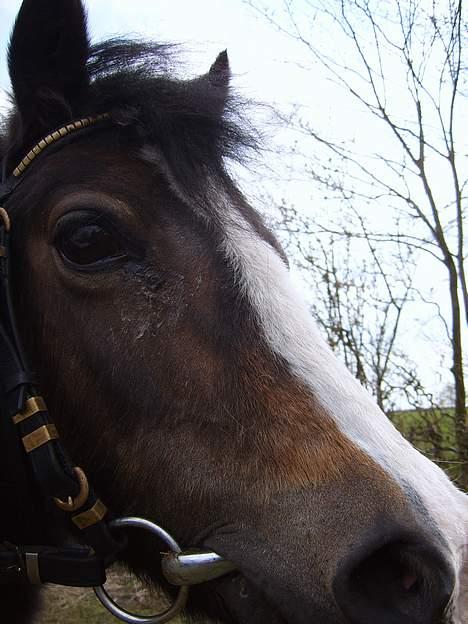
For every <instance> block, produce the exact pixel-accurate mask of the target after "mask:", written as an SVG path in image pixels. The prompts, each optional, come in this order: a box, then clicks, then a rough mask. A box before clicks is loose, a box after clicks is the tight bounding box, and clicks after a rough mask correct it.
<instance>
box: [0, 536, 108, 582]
mask: <svg viewBox="0 0 468 624" xmlns="http://www.w3.org/2000/svg"><path fill="white" fill-rule="evenodd" d="M105 582H106V572H105V568H104V566H103V565H102V560H101V559H100V558H99V557H97V556H96V555H95V554H93V551H92V550H90V549H89V548H84V547H79V546H76V547H73V548H53V547H50V546H20V547H17V546H14V545H13V544H9V543H8V542H4V543H3V544H0V584H8V583H26V584H30V583H32V584H36V583H55V584H57V585H68V586H72V587H96V586H98V585H103V584H104V583H105Z"/></svg>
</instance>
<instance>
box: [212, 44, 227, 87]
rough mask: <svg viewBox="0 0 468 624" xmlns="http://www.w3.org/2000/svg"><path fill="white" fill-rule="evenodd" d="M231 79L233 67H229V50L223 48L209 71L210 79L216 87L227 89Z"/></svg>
mask: <svg viewBox="0 0 468 624" xmlns="http://www.w3.org/2000/svg"><path fill="white" fill-rule="evenodd" d="M230 79H231V69H230V67H229V57H228V53H227V50H223V51H222V52H220V53H219V54H218V56H217V57H216V60H215V62H214V63H213V65H212V66H211V67H210V71H209V72H208V80H209V81H210V83H211V84H212V85H213V86H215V87H220V88H222V89H225V90H226V94H227V90H228V88H229V82H230Z"/></svg>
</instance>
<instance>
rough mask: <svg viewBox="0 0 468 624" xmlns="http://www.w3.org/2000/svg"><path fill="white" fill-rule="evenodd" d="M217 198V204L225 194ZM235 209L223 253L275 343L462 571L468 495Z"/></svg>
mask: <svg viewBox="0 0 468 624" xmlns="http://www.w3.org/2000/svg"><path fill="white" fill-rule="evenodd" d="M216 201H217V204H218V206H219V203H220V197H219V196H217V197H216ZM233 213H234V207H231V209H229V206H228V205H226V206H224V207H223V208H222V209H221V210H220V211H219V213H218V214H220V215H221V216H222V215H223V214H225V215H227V218H226V219H225V223H224V227H225V232H226V235H225V239H224V242H223V246H224V249H223V252H224V254H225V255H226V257H227V258H228V260H229V262H230V263H231V265H232V267H233V268H234V271H235V274H236V278H237V281H238V285H239V287H240V288H241V290H242V292H243V294H244V295H245V297H247V298H248V301H249V302H250V304H251V306H252V307H253V308H254V310H255V312H256V314H257V316H258V320H259V322H260V324H261V327H262V329H263V332H264V335H265V339H266V341H267V343H268V345H269V347H270V348H271V350H272V351H273V352H274V353H276V354H278V355H280V356H281V357H282V358H283V359H284V360H285V361H286V362H287V363H288V364H289V368H290V371H291V372H292V373H293V374H294V375H295V376H296V377H297V378H298V379H300V380H301V382H302V383H304V384H305V385H306V386H307V387H308V388H310V390H311V391H312V393H313V394H314V397H315V399H316V400H317V401H318V402H319V403H320V404H321V405H322V406H323V407H324V408H325V409H326V411H327V413H329V415H330V416H331V417H332V418H333V419H334V420H335V422H336V423H337V425H338V427H339V428H340V430H341V431H342V432H343V434H344V435H345V436H347V437H348V438H349V439H350V440H352V441H353V442H354V443H355V444H356V445H358V446H359V447H360V448H361V449H362V450H363V451H364V452H365V453H367V454H368V455H369V456H370V457H371V458H373V459H374V460H375V461H376V462H377V463H378V464H379V465H380V466H382V467H383V468H384V469H385V470H386V471H387V473H389V474H391V476H392V477H393V478H394V479H395V480H396V481H398V482H399V483H400V484H401V485H402V486H403V487H404V485H405V484H408V485H410V486H412V488H414V490H415V491H416V492H417V493H418V494H419V496H420V497H421V499H422V501H423V503H424V504H425V506H426V508H427V510H428V511H429V512H430V513H431V515H432V517H433V519H434V520H435V522H436V523H437V525H438V527H439V529H440V531H441V533H442V534H443V535H444V537H445V538H446V540H447V542H448V544H449V546H450V548H451V551H452V554H453V560H454V565H455V568H456V569H457V570H458V571H459V574H458V576H459V577H461V566H462V561H463V559H465V557H466V548H467V544H466V542H467V541H468V540H467V536H468V497H467V496H466V495H464V494H462V493H461V492H460V491H459V490H458V489H457V488H456V487H455V486H454V485H453V484H452V483H451V481H450V480H449V479H448V477H447V476H446V475H445V473H444V472H443V471H442V470H441V469H440V468H439V467H437V466H436V465H435V464H434V463H432V462H431V461H429V460H428V459H427V458H426V457H424V456H423V455H422V454H421V453H419V452H418V451H417V450H416V449H415V448H414V447H413V446H411V444H410V443H409V442H407V441H406V440H405V439H404V438H403V437H402V436H401V434H400V433H399V432H398V431H397V430H396V429H395V427H394V426H393V425H392V423H391V422H390V420H389V419H388V418H387V417H386V416H385V414H384V413H383V412H382V411H381V410H380V409H379V407H378V406H377V404H376V403H375V401H374V399H373V398H372V397H371V396H370V394H368V392H367V391H366V390H365V389H364V388H363V387H362V386H361V385H360V384H359V382H358V381H357V380H356V379H355V378H354V377H353V375H352V374H351V373H350V372H349V371H348V370H347V369H346V367H345V366H344V364H343V363H342V362H341V361H339V360H338V359H337V358H336V356H335V355H334V354H333V352H332V351H331V349H330V347H329V346H328V344H327V343H326V341H325V340H324V338H323V337H322V336H321V334H320V333H319V331H318V328H317V327H316V325H315V323H314V322H313V320H312V317H311V315H310V312H309V310H308V308H307V305H306V303H305V299H304V297H303V296H302V295H301V293H300V292H299V291H298V290H297V289H296V288H295V287H294V285H293V282H292V279H291V277H290V275H289V271H288V269H287V268H286V267H285V265H284V263H283V262H282V260H281V259H280V257H279V255H278V254H277V253H276V251H274V250H273V249H272V247H271V246H270V245H269V244H268V243H267V242H265V241H264V240H263V239H261V238H260V237H259V236H258V234H256V232H254V230H253V228H252V227H251V226H250V225H249V224H248V223H247V222H246V221H245V220H243V219H242V217H240V216H238V212H237V211H236V213H235V214H236V217H235V219H236V223H235V224H234V223H232V222H231V221H230V220H229V219H230V216H231V217H232V215H233ZM465 560H466V559H465ZM465 591H466V589H465ZM460 598H461V596H460ZM458 602H459V604H458V605H457V611H458V612H457V614H456V617H455V620H454V623H455V624H464V622H466V620H465V618H466V617H467V616H468V605H466V603H465V608H463V607H462V605H461V604H460V602H461V600H460V601H458ZM463 602H465V601H463ZM455 603H456V601H455ZM465 609H467V611H465ZM462 610H463V613H462ZM463 614H464V615H463Z"/></svg>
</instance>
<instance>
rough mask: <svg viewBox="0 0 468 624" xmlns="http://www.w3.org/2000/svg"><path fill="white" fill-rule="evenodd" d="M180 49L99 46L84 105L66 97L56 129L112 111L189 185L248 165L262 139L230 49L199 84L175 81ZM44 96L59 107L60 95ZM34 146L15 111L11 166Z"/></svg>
mask: <svg viewBox="0 0 468 624" xmlns="http://www.w3.org/2000/svg"><path fill="white" fill-rule="evenodd" d="M176 52H177V46H174V45H170V44H156V43H152V42H145V41H140V40H130V39H121V38H116V39H110V40H107V41H104V42H102V43H99V44H96V45H94V46H92V47H91V48H90V54H89V58H88V61H87V70H88V75H89V79H90V83H89V87H88V89H87V95H86V97H85V98H84V101H83V102H82V103H80V104H79V105H78V106H77V105H76V104H75V105H71V104H70V103H69V102H66V101H65V100H63V99H62V100H61V101H60V104H61V107H60V108H61V112H60V114H59V115H58V116H57V117H56V123H55V126H54V128H52V127H51V128H49V131H51V130H53V129H55V128H56V127H59V126H60V125H63V124H64V123H67V122H69V121H71V120H72V119H77V118H80V117H83V116H88V115H95V114H98V113H103V112H109V113H110V114H111V117H112V119H113V121H114V122H115V123H116V124H117V125H119V126H120V127H121V128H122V129H123V131H124V133H125V134H126V135H127V136H128V137H129V138H130V137H131V139H132V141H136V142H137V143H138V144H140V145H141V146H143V145H155V146H157V147H158V149H159V150H161V152H162V153H163V155H164V157H165V159H166V161H167V163H168V165H169V166H170V167H171V169H172V170H173V171H177V177H178V178H179V180H180V181H181V182H182V183H184V185H185V184H189V186H190V181H192V182H193V181H194V179H195V177H199V176H200V175H202V177H204V175H203V174H206V173H209V172H213V173H218V174H219V173H220V172H221V171H224V165H223V162H224V160H225V159H226V158H229V159H234V160H236V161H242V159H243V156H244V155H245V154H246V152H247V151H248V150H249V149H252V148H253V149H255V148H256V145H257V142H256V138H255V133H254V132H253V131H252V129H251V128H249V124H248V123H247V122H246V117H245V107H246V105H247V102H246V101H244V100H241V99H240V98H239V97H237V96H234V95H233V94H232V92H231V89H230V87H229V84H228V83H229V66H228V60H227V54H226V52H222V53H221V54H220V55H219V56H218V58H217V60H216V62H215V63H214V64H213V66H212V68H211V70H210V72H208V73H207V74H205V75H202V76H200V77H198V78H195V79H192V80H184V79H179V78H174V67H175V65H176V63H175V58H176ZM44 97H47V98H49V99H50V101H51V103H53V106H54V107H57V102H58V101H59V99H60V98H59V96H57V97H54V94H50V93H47V94H46V95H45V96H44ZM38 138H39V139H40V138H41V137H40V136H39V137H34V142H36V141H37V140H38ZM32 144H33V143H31V139H30V137H28V136H24V135H23V133H22V127H21V123H20V120H19V119H18V115H17V113H16V111H15V110H13V113H12V114H11V115H10V116H9V118H8V119H7V120H6V121H5V123H4V131H3V132H2V136H1V137H0V150H1V154H2V155H5V154H6V153H8V155H9V156H8V160H9V169H11V167H13V166H15V164H16V161H17V160H18V159H21V158H22V157H23V156H24V153H25V152H26V151H27V150H28V149H30V148H31V146H32Z"/></svg>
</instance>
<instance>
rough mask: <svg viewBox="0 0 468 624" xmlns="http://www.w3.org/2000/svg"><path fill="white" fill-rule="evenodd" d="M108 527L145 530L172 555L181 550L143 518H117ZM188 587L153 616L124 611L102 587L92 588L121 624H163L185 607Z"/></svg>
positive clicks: (160, 529)
mask: <svg viewBox="0 0 468 624" xmlns="http://www.w3.org/2000/svg"><path fill="white" fill-rule="evenodd" d="M109 527H110V528H111V529H120V528H124V527H135V528H139V529H145V530H146V531H149V532H150V533H153V534H154V535H156V536H157V537H159V538H160V539H162V540H163V541H164V542H165V543H166V544H167V545H168V546H169V548H170V549H171V551H172V552H174V553H180V552H181V548H180V546H179V544H178V543H177V542H176V541H175V539H174V538H173V537H172V536H171V535H169V533H167V531H165V530H164V529H163V528H162V527H160V526H158V525H157V524H154V522H150V521H149V520H145V519H143V518H135V517H128V518H118V519H117V520H112V522H109ZM188 590H189V588H188V586H187V585H183V586H181V587H180V588H179V592H178V594H177V597H176V599H175V601H174V602H173V604H172V605H171V606H170V607H169V609H167V610H166V611H163V612H162V613H157V614H155V615H148V616H141V615H135V614H133V613H130V612H129V611H126V610H125V609H123V608H122V607H120V606H119V605H118V604H117V603H116V602H114V600H113V599H112V598H111V597H110V596H109V594H108V593H107V592H106V590H105V589H104V586H103V585H100V586H99V587H94V593H95V594H96V596H97V598H98V600H99V601H100V602H101V603H102V605H103V606H104V607H105V608H106V609H107V610H108V611H109V612H110V613H112V615H113V616H115V617H116V618H118V619H119V620H121V621H122V622H126V624H164V622H169V621H170V620H172V619H173V618H175V616H176V615H177V614H178V613H179V612H180V611H181V610H182V609H183V608H184V607H185V603H186V602H187V597H188Z"/></svg>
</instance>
